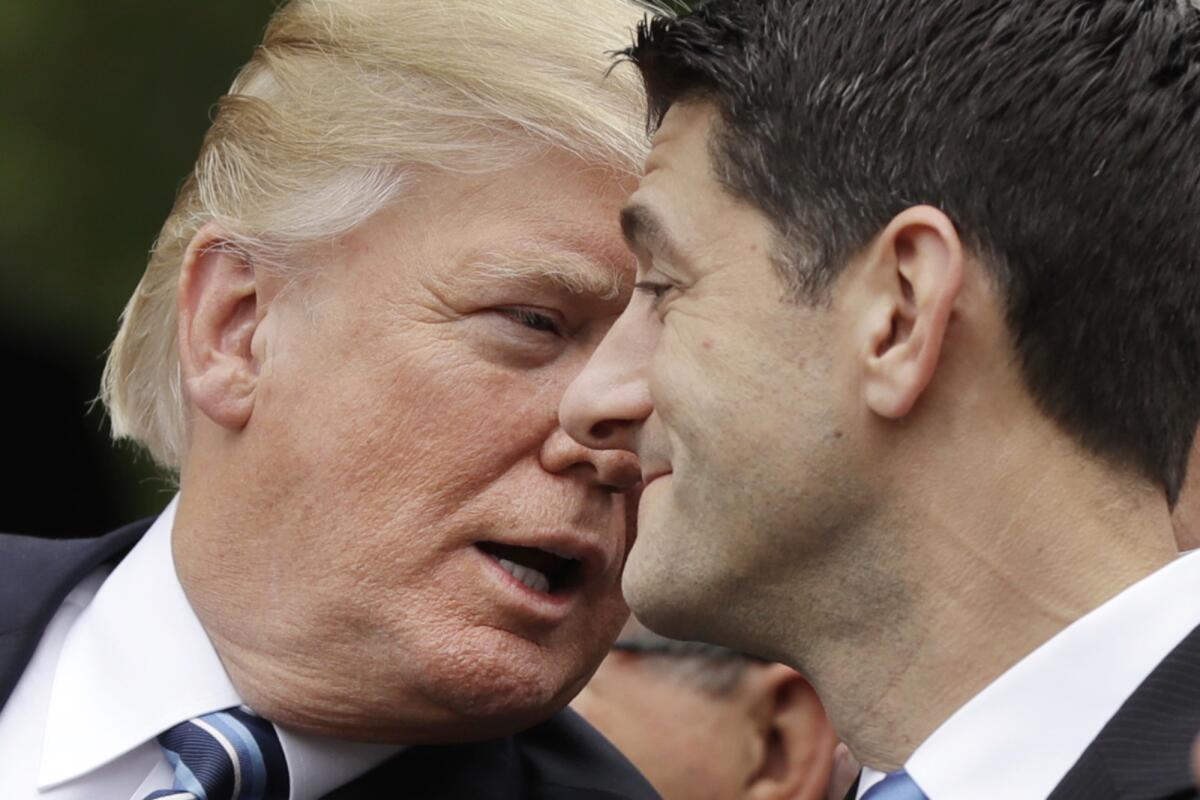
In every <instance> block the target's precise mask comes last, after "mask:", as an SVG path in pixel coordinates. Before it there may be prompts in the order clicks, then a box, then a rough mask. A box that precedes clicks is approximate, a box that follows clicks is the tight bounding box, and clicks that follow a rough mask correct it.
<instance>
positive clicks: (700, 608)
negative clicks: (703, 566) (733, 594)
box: [621, 538, 719, 641]
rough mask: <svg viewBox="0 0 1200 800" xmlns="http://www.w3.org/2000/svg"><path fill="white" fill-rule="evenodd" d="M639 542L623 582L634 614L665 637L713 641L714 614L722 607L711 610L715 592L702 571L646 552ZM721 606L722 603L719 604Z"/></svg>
mask: <svg viewBox="0 0 1200 800" xmlns="http://www.w3.org/2000/svg"><path fill="white" fill-rule="evenodd" d="M644 541H645V540H643V539H642V538H639V539H638V542H637V544H635V545H634V548H633V551H632V552H631V553H630V555H629V560H628V561H627V562H626V564H625V574H624V575H623V576H622V579H621V589H622V591H623V592H624V594H625V602H626V603H628V604H629V608H630V610H632V611H633V615H634V616H635V617H637V619H638V621H639V622H641V623H642V624H643V625H645V626H646V627H647V628H649V629H650V630H652V631H654V632H655V633H657V634H659V635H661V636H667V637H670V638H672V639H681V640H684V641H709V639H708V633H707V632H708V629H709V627H710V626H711V622H712V620H713V617H712V615H713V614H714V613H716V612H718V611H719V608H715V609H714V608H710V607H709V606H710V605H712V604H711V603H710V598H711V593H710V592H709V591H708V590H707V588H706V587H707V586H708V584H707V583H706V582H705V581H704V580H703V579H702V576H701V575H700V574H699V572H698V571H696V570H692V569H689V566H691V565H689V564H687V563H684V562H683V561H682V560H681V559H680V558H677V557H674V556H670V555H666V554H662V553H656V552H646V550H648V549H649V547H648V545H649V543H648V542H646V545H647V546H646V547H645V548H643V550H642V551H641V552H639V550H638V548H639V547H642V546H643V542H644ZM718 606H719V604H718Z"/></svg>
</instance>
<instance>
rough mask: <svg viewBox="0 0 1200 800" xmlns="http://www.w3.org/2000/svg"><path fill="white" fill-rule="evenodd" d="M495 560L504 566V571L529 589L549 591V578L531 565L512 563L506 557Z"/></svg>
mask: <svg viewBox="0 0 1200 800" xmlns="http://www.w3.org/2000/svg"><path fill="white" fill-rule="evenodd" d="M497 561H499V562H500V566H501V567H503V568H504V571H505V572H507V573H508V574H509V575H512V576H513V577H514V578H516V579H517V580H519V581H520V582H521V583H523V584H525V585H526V586H528V587H529V588H530V589H533V590H534V591H535V592H548V591H550V579H549V578H547V577H546V576H545V575H544V574H543V573H541V572H539V571H538V570H536V569H534V568H533V567H526V566H523V565H521V564H514V563H513V562H512V561H509V560H508V559H507V558H500V559H497Z"/></svg>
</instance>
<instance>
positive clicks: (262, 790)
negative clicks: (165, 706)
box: [145, 706, 290, 800]
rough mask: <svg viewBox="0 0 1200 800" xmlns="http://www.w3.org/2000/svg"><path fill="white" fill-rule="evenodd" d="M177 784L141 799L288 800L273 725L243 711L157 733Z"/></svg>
mask: <svg viewBox="0 0 1200 800" xmlns="http://www.w3.org/2000/svg"><path fill="white" fill-rule="evenodd" d="M158 743H159V745H161V746H162V749H163V753H165V754H166V756H167V760H168V761H169V762H171V766H173V767H174V768H175V785H174V787H173V788H171V789H162V790H159V791H156V792H153V793H151V794H148V795H146V798H145V800H160V799H161V800H166V799H167V798H170V800H288V788H289V783H290V781H289V780H288V769H287V759H286V758H284V755H283V748H282V747H280V745H279V735H278V734H276V733H275V726H274V725H272V724H271V723H270V722H267V721H266V720H265V719H263V718H262V717H260V716H258V715H257V714H255V713H254V712H252V711H251V710H250V709H248V708H246V707H245V706H240V707H238V708H231V709H228V710H227V711H217V712H215V713H213V714H205V715H204V716H202V717H196V718H195V719H190V720H188V721H187V722H181V723H180V724H178V725H176V726H175V727H173V728H170V729H168V730H166V731H164V732H163V733H161V734H159V737H158Z"/></svg>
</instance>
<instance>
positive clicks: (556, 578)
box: [475, 542, 583, 594]
mask: <svg viewBox="0 0 1200 800" xmlns="http://www.w3.org/2000/svg"><path fill="white" fill-rule="evenodd" d="M475 546H476V547H478V548H479V549H480V550H482V551H483V552H484V553H487V555H489V556H491V557H492V558H493V559H495V560H496V562H497V563H499V564H500V567H501V569H503V570H504V571H505V572H507V573H508V574H509V575H512V576H513V577H514V578H516V579H517V580H518V581H520V582H521V583H523V584H524V585H525V586H526V587H528V588H529V589H532V590H533V591H535V592H542V593H544V594H560V593H563V592H567V591H570V590H571V589H573V588H575V587H576V586H578V585H579V584H580V582H581V576H582V574H583V570H582V566H583V562H581V561H579V560H578V559H574V558H569V557H567V556H562V555H558V554H557V553H551V552H550V551H548V550H543V549H541V548H540V547H520V546H518V545H510V544H499V543H498V542H478V543H476V545H475Z"/></svg>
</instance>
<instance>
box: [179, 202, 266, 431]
mask: <svg viewBox="0 0 1200 800" xmlns="http://www.w3.org/2000/svg"><path fill="white" fill-rule="evenodd" d="M260 289H261V287H259V285H258V282H257V281H256V275H255V270H254V266H253V264H252V263H251V262H250V260H249V258H248V257H247V256H246V255H244V254H243V253H242V252H241V251H240V250H239V249H238V248H236V247H234V246H232V245H231V244H230V243H229V241H228V239H227V238H225V237H223V236H222V234H221V232H220V231H219V230H218V229H217V228H216V227H215V226H214V225H211V224H209V225H206V226H205V227H204V228H202V229H201V230H200V231H199V233H197V234H196V236H195V237H194V238H193V239H192V241H191V244H189V245H188V249H187V252H186V253H185V255H184V259H183V266H182V269H181V271H180V276H179V298H178V318H179V330H178V333H179V366H180V372H181V375H182V379H183V386H184V389H185V390H186V392H187V396H188V399H189V400H190V401H191V403H192V404H193V405H194V406H195V407H196V409H197V410H198V411H199V412H200V413H201V414H203V415H204V416H206V417H208V418H209V419H210V420H212V421H213V422H215V423H216V424H217V425H220V426H221V427H223V428H226V429H228V430H231V431H236V430H241V429H242V428H243V427H245V425H246V423H247V422H249V421H250V415H251V413H252V412H253V409H254V395H255V389H256V388H257V382H258V373H259V367H260V364H259V362H258V358H257V357H256V355H255V350H256V349H257V348H255V347H254V346H253V342H254V335H255V331H256V329H257V328H258V325H259V322H260V320H261V311H262V310H263V308H264V307H265V304H263V303H262V302H261V301H260V293H261V291H260Z"/></svg>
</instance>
